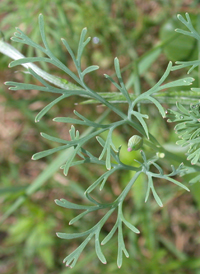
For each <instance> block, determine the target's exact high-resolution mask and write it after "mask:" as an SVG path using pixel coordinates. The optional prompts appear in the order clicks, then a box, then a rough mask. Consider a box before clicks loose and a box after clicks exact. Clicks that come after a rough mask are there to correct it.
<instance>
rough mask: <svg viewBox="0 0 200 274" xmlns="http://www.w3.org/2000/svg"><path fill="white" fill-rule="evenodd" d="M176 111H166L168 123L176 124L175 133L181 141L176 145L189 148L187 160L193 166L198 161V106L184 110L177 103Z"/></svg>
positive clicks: (199, 116) (199, 105)
mask: <svg viewBox="0 0 200 274" xmlns="http://www.w3.org/2000/svg"><path fill="white" fill-rule="evenodd" d="M176 105H177V109H178V111H175V110H172V109H169V110H168V113H169V115H168V117H169V119H168V122H176V123H177V124H176V126H175V128H174V129H175V132H176V133H177V134H178V137H179V138H180V139H181V140H179V141H177V145H181V146H183V147H184V146H186V147H188V146H189V149H188V152H187V155H188V156H187V160H190V161H191V164H192V165H195V164H197V163H198V162H199V160H200V126H199V125H200V104H196V105H192V104H191V106H190V108H189V109H186V108H185V107H184V106H182V105H181V104H180V103H177V104H176Z"/></svg>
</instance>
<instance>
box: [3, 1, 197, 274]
mask: <svg viewBox="0 0 200 274" xmlns="http://www.w3.org/2000/svg"><path fill="white" fill-rule="evenodd" d="M199 9H200V4H198V1H183V0H179V1H168V0H163V1H132V0H124V1H106V0H102V1H95V0H86V1H78V0H75V1H59V0H54V1H47V0H43V1H39V0H38V1H36V0H35V1H19V0H14V1H8V0H5V1H1V2H0V11H1V14H0V28H1V31H2V36H3V37H4V39H5V41H7V42H9V41H10V40H9V38H10V37H11V36H12V34H13V32H14V31H15V29H14V28H15V27H16V26H18V27H19V28H20V29H22V30H23V31H24V32H25V33H29V36H30V37H31V38H32V39H33V40H34V41H36V42H38V43H39V42H40V35H39V32H38V23H37V20H38V15H39V13H42V14H43V15H44V18H45V24H46V34H47V37H48V39H49V41H50V43H49V44H50V45H51V50H52V51H53V52H54V54H55V55H56V56H57V57H58V58H60V59H61V60H62V61H63V62H64V63H66V64H67V65H68V66H69V67H70V68H71V66H72V63H71V60H70V58H69V56H68V54H67V53H66V50H65V49H64V48H63V47H62V46H61V42H60V38H61V37H64V38H67V40H68V42H69V43H70V46H71V47H72V49H76V48H77V43H78V39H79V35H80V32H81V30H82V28H83V27H87V28H88V33H89V35H90V36H91V37H92V43H90V44H89V46H88V47H87V48H86V50H85V52H84V62H85V64H86V65H91V64H95V65H99V66H100V70H98V72H97V73H92V74H91V75H90V76H88V78H87V82H88V83H90V86H91V87H92V88H93V89H94V90H98V91H101V92H103V91H109V90H111V91H115V90H114V89H113V86H111V85H110V83H109V82H108V81H106V80H105V79H104V78H103V74H104V73H106V74H109V75H111V74H113V73H114V68H113V59H114V57H116V56H118V58H119V59H120V64H121V67H123V68H124V73H123V77H124V79H125V82H126V84H127V87H128V88H129V90H130V91H132V90H133V89H134V76H133V70H134V68H135V66H136V63H140V62H142V60H144V62H143V63H144V64H148V66H149V68H148V67H147V66H146V67H145V65H144V64H143V66H142V67H143V71H140V72H139V74H141V78H142V81H141V83H142V90H146V89H147V88H149V87H151V86H152V85H153V84H154V83H155V82H156V81H157V80H158V79H159V78H160V76H161V75H162V74H163V72H164V70H165V68H166V66H167V63H168V61H169V60H172V61H175V60H192V59H193V58H194V57H195V55H197V45H196V43H195V41H193V40H190V39H188V38H186V37H183V38H181V37H178V38H177V37H175V36H174V28H176V27H177V22H176V20H175V19H174V16H175V15H176V14H177V13H184V12H186V11H187V12H189V13H190V15H191V17H192V15H193V18H194V21H195V20H196V21H195V23H196V24H197V27H198V26H199V25H198V24H199V23H198V20H197V18H198V17H197V12H198V10H199ZM175 38H176V39H175ZM186 40H187V41H186ZM12 45H13V46H15V47H16V48H18V49H19V50H20V51H21V52H22V53H23V54H25V55H27V56H33V55H36V54H38V53H37V52H34V51H31V49H30V48H27V47H26V46H23V47H22V46H21V45H19V44H17V43H14V42H12ZM20 47H21V48H20ZM152 49H154V50H152ZM145 58H146V59H145ZM147 60H148V61H147ZM9 62H10V59H9V58H8V57H5V56H3V55H1V56H0V69H1V73H0V103H1V105H0V203H1V215H2V224H1V228H0V241H1V247H0V272H1V273H6V274H14V273H20V274H21V273H30V274H31V273H33V274H34V273H37V274H40V273H41V274H46V273H48V274H53V273H59V274H65V273H102V272H106V273H121V272H122V271H123V272H124V271H125V272H126V273H129V272H134V271H135V273H141V274H143V273H144V274H146V273H154V274H163V273H174V274H175V273H177V274H182V273H187V274H188V273H192V274H199V273H200V260H199V258H200V229H199V208H200V199H199V197H200V186H199V183H197V184H195V185H193V186H192V187H191V193H186V192H185V191H183V190H181V189H178V188H176V187H174V186H173V185H172V184H169V183H166V184H163V185H162V187H159V186H158V192H159V194H160V196H161V197H162V199H163V202H164V208H162V209H160V208H159V207H158V206H157V205H156V204H155V202H154V201H153V200H152V201H149V202H148V203H146V204H144V192H143V188H144V182H143V180H142V179H141V184H137V185H135V186H134V188H133V189H132V192H131V195H130V196H129V200H127V207H126V211H125V213H126V214H127V216H129V217H128V218H129V220H132V221H133V222H134V224H135V225H137V227H139V228H140V230H141V231H142V233H141V235H140V236H138V235H135V234H133V233H131V232H129V231H128V230H127V234H126V243H127V246H128V249H129V251H130V257H131V258H130V259H125V260H124V264H123V267H122V269H118V268H117V265H116V252H117V251H116V248H115V247H116V244H115V241H114V240H113V241H112V242H111V243H110V246H109V245H108V247H106V248H107V250H105V253H106V256H107V258H108V265H102V264H101V263H100V262H99V260H98V259H97V258H96V255H95V253H94V252H93V246H92V244H91V245H89V246H88V247H87V249H86V250H85V251H84V254H83V256H82V258H81V259H82V260H80V261H79V263H78V264H77V266H76V267H75V268H74V269H66V268H65V266H64V265H63V264H62V259H63V258H64V257H65V256H66V255H67V254H68V253H69V252H70V251H72V250H73V249H74V248H75V247H77V245H78V240H73V241H63V240H61V239H59V238H57V237H56V235H55V232H57V231H63V232H64V231H68V232H72V231H73V232H76V231H77V232H78V231H79V225H81V228H82V229H83V230H87V229H88V228H89V227H88V222H87V218H85V221H84V222H81V224H77V225H76V226H73V227H69V226H68V222H69V220H70V219H72V218H73V217H74V216H73V214H74V212H73V211H72V210H68V211H66V210H64V209H62V208H59V207H57V206H56V205H55V204H54V202H53V201H54V199H57V198H66V197H72V199H73V200H77V201H79V202H80V203H81V202H82V200H81V198H80V197H83V192H84V189H85V188H86V187H87V186H88V183H87V182H88V180H91V181H95V178H96V176H97V175H99V174H100V173H101V170H94V169H91V170H90V169H88V168H85V167H84V166H78V167H76V168H73V169H72V170H70V173H69V176H68V177H67V178H65V177H64V176H63V174H62V173H61V172H59V171H57V170H54V169H53V168H52V167H53V164H52V163H54V165H55V163H56V161H57V162H58V161H59V158H55V156H52V157H48V158H47V159H45V160H44V159H42V160H39V161H32V160H31V156H32V155H33V154H34V153H36V152H38V151H41V150H44V149H48V148H52V146H53V145H54V144H52V143H51V142H49V141H48V140H46V141H45V140H44V139H40V137H39V132H40V131H43V132H48V133H49V134H52V135H54V136H59V137H63V138H66V134H68V130H69V128H68V127H67V126H66V127H65V128H63V127H61V125H59V123H56V124H55V123H53V122H51V121H52V118H53V117H55V116H65V115H67V114H68V113H70V112H72V111H73V109H74V108H76V109H77V110H78V111H79V110H81V109H82V107H83V106H82V105H75V104H76V103H78V101H77V99H76V98H72V97H71V98H70V100H67V101H63V102H61V103H60V104H59V105H57V106H56V107H54V108H53V109H52V110H51V112H50V114H48V115H47V116H46V117H44V118H43V120H42V121H41V122H40V123H35V122H34V118H35V115H36V113H37V112H38V111H39V110H40V109H41V108H42V107H43V106H44V105H46V104H47V103H48V102H50V101H51V98H49V95H46V94H43V93H38V92H37V91H35V90H32V91H30V92H27V91H26V92H25V91H23V90H21V91H9V90H8V89H7V88H6V87H5V86H4V85H3V82H5V81H8V80H14V81H23V79H24V78H26V81H27V82H28V81H30V79H29V76H27V75H25V74H24V73H23V69H21V68H20V67H19V68H17V69H19V70H17V71H16V68H14V69H8V67H7V66H8V63H9ZM44 68H45V69H46V70H49V71H51V73H54V74H55V75H57V72H56V71H53V69H52V68H51V67H48V68H47V67H44ZM147 69H148V70H147ZM185 73H186V71H184V70H181V71H179V72H174V73H173V74H172V75H171V76H170V77H171V78H172V79H178V78H179V77H183V76H185ZM193 73H194V75H193V76H195V77H196V76H197V71H194V72H193ZM59 76H61V77H62V76H63V78H64V77H65V76H64V75H59ZM196 78H197V80H196V82H195V85H196V86H199V81H198V77H196ZM165 103H166V108H167V106H168V105H167V103H168V102H165ZM147 108H148V109H149V110H148V112H149V113H150V115H151V117H150V121H149V126H150V128H151V133H152V134H153V135H155V136H158V139H159V141H160V142H161V143H162V144H165V143H167V145H168V147H170V148H171V149H173V150H175V149H176V150H177V153H179V155H182V157H183V158H185V154H184V153H185V151H183V150H181V149H180V148H179V147H178V146H175V145H174V144H175V142H176V141H177V136H176V135H175V133H174V131H173V127H174V125H173V124H167V123H166V121H163V120H162V119H161V117H160V116H159V115H158V113H157V111H155V108H153V107H152V106H151V105H147ZM84 109H86V108H84ZM84 111H85V110H84ZM96 111H98V112H99V113H103V112H104V111H105V109H104V108H103V107H101V106H98V107H97V106H95V105H88V107H87V112H88V115H87V117H89V118H90V119H93V117H94V113H95V112H96ZM112 119H114V117H112ZM161 129H162V130H161ZM131 135H133V133H132V132H128V131H127V132H123V133H122V132H116V133H115V140H116V142H117V143H119V144H122V148H124V149H122V157H123V159H125V160H126V162H127V163H132V161H133V159H132V156H131V154H130V153H127V152H126V148H127V140H128V138H129V137H130V136H131ZM172 146H173V147H172ZM94 149H95V148H94ZM97 149H98V148H97ZM135 157H139V154H137V153H136V154H135ZM129 177H131V174H129V173H126V174H120V175H119V177H115V176H111V178H110V179H109V184H108V185H107V187H105V195H106V199H107V200H108V201H109V200H112V199H113V197H115V196H116V195H118V194H119V193H120V192H121V189H123V187H124V184H126V182H127V178H129ZM189 179H190V178H188V180H189ZM185 180H186V179H185ZM27 189H28V195H27V194H26V195H25V191H26V190H27ZM26 193H27V191H26ZM97 218H98V216H97ZM109 229H110V228H109V224H107V226H106V227H105V233H106V232H107V231H109Z"/></svg>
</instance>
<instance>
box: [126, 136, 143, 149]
mask: <svg viewBox="0 0 200 274" xmlns="http://www.w3.org/2000/svg"><path fill="white" fill-rule="evenodd" d="M142 145H143V139H142V137H140V136H138V135H133V136H132V137H131V138H130V139H129V140H128V151H132V150H138V149H140V148H141V147H142Z"/></svg>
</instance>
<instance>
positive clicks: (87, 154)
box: [6, 15, 194, 267]
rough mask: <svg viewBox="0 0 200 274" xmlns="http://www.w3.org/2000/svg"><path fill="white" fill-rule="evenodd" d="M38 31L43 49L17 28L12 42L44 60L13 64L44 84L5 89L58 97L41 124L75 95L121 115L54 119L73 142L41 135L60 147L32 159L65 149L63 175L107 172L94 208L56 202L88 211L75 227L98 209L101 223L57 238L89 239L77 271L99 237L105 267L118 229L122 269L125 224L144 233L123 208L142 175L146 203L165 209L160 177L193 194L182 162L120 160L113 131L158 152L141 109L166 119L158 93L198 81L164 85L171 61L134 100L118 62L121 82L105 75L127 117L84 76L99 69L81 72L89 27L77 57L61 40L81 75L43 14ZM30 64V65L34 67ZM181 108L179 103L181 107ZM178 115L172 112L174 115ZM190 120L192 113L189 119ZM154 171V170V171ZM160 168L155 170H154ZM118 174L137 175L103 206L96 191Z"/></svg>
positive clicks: (67, 260) (100, 180) (75, 257)
mask: <svg viewBox="0 0 200 274" xmlns="http://www.w3.org/2000/svg"><path fill="white" fill-rule="evenodd" d="M39 28H40V34H41V37H42V41H43V45H44V46H41V45H38V44H37V43H35V42H34V41H32V40H31V39H30V38H29V37H28V36H27V35H25V34H24V33H23V32H22V31H21V30H20V29H17V32H16V33H15V36H14V37H13V38H12V40H13V41H15V42H19V43H23V44H26V45H28V46H31V47H33V48H34V49H37V50H40V51H41V52H42V53H43V54H44V56H45V57H25V58H20V59H17V60H15V61H13V62H11V63H10V67H13V66H17V65H23V66H26V67H27V68H28V72H29V73H30V74H31V75H32V76H33V77H35V78H36V79H37V81H39V82H40V83H41V85H32V84H24V83H16V82H7V83H6V85H9V86H10V89H12V90H19V89H24V90H31V89H36V90H40V91H44V92H49V93H55V94H58V95H59V97H57V98H56V99H55V100H53V101H52V102H51V103H50V104H48V105H47V106H45V107H44V108H43V109H42V110H41V111H40V112H39V113H38V115H37V116H36V122H39V121H40V120H41V118H42V117H43V116H44V115H45V114H46V113H47V112H48V111H49V110H50V109H51V108H52V107H53V106H54V105H55V104H57V103H58V102H59V101H61V100H63V99H66V98H68V97H70V96H80V97H81V98H84V99H85V98H86V99H90V100H95V101H97V102H98V103H100V104H102V105H104V106H105V107H107V109H109V111H110V112H113V113H114V114H115V115H116V116H117V117H118V121H117V122H111V123H108V124H106V123H104V122H102V121H101V122H100V121H95V122H94V121H91V120H89V119H88V118H86V117H85V116H84V115H82V114H80V113H79V112H77V111H74V114H75V116H76V118H71V117H56V118H54V121H55V122H62V123H64V124H65V123H68V124H71V129H70V131H69V133H70V138H71V140H65V139H60V138H57V137H54V136H50V135H48V134H46V133H41V135H42V137H44V138H46V139H48V140H50V141H53V142H56V143H58V144H59V146H58V147H55V148H53V149H49V150H46V151H42V152H38V153H36V154H35V155H33V159H34V160H37V159H41V158H43V157H46V156H49V155H51V154H53V153H56V152H59V151H61V150H67V149H72V152H71V157H70V158H69V157H67V159H66V161H65V163H64V164H63V165H62V166H61V169H63V171H64V174H65V175H67V174H68V171H69V168H70V167H72V166H76V165H80V164H81V165H82V164H95V165H100V166H105V167H106V169H107V170H106V172H105V173H103V174H102V175H101V176H100V177H99V178H98V179H97V180H96V181H95V182H93V183H92V184H91V185H90V186H89V187H88V188H87V189H86V191H85V197H86V198H87V200H88V203H90V204H91V203H92V205H78V204H74V203H71V202H69V201H67V200H66V199H61V200H56V204H57V205H59V206H62V207H65V208H68V209H76V210H82V211H83V212H82V213H80V214H79V215H77V216H76V217H75V218H73V219H72V220H71V221H70V224H73V223H75V222H77V221H79V220H80V219H81V218H82V217H84V216H85V215H87V214H90V213H92V212H95V211H99V210H102V209H103V210H106V213H105V215H104V216H103V217H102V219H101V220H100V221H99V222H98V223H97V224H95V225H94V226H93V227H92V228H90V229H89V230H87V231H85V232H81V233H73V234H68V233H58V234H57V235H58V237H60V238H63V239H73V238H78V237H84V236H86V238H85V240H84V241H83V242H82V243H81V245H80V246H79V247H78V248H77V249H75V250H74V251H73V252H72V253H71V254H70V255H68V256H67V257H66V258H65V260H64V262H65V263H66V265H70V266H71V267H73V266H74V265H75V264H76V262H77V260H78V258H79V256H80V254H81V252H82V251H83V249H84V248H85V247H86V245H87V244H88V243H89V242H90V240H91V239H92V238H93V237H94V238H95V251H96V254H97V256H98V258H99V259H100V261H101V262H102V263H106V259H105V256H104V254H103V252H102V250H101V245H100V242H101V244H106V243H107V242H108V241H109V240H110V239H111V238H112V236H113V235H114V233H115V232H116V231H118V257H117V264H118V266H119V267H121V265H122V258H123V256H122V255H123V253H124V254H125V256H126V257H128V256H129V255H128V251H127V250H126V248H125V242H124V237H123V224H124V225H125V226H127V227H128V228H129V229H130V230H132V231H133V232H135V233H139V230H138V229H137V228H136V227H135V226H134V225H133V224H131V223H130V222H128V221H127V220H126V219H125V218H124V215H123V204H124V202H125V199H126V197H127V195H128V193H129V191H130V189H131V188H132V186H133V184H135V183H136V181H137V179H138V177H139V176H140V175H141V174H145V175H146V178H147V191H146V196H145V202H146V201H147V200H148V197H149V195H150V193H151V192H152V195H153V196H154V199H155V201H156V202H157V204H158V205H159V206H161V207H162V206H163V204H162V201H161V198H160V197H159V195H158V194H157V191H156V190H155V180H156V182H157V181H159V183H160V179H164V180H166V181H169V182H172V183H174V184H175V185H178V186H180V187H182V188H183V189H185V190H188V188H187V187H186V186H184V185H183V184H181V183H180V182H179V181H177V180H175V179H174V178H172V177H174V176H176V175H179V174H180V173H181V172H182V171H183V170H184V168H183V165H182V164H180V165H179V166H178V167H177V168H175V167H174V166H172V172H170V173H169V174H165V173H164V170H163V169H162V167H161V166H160V165H159V164H158V163H157V161H158V160H159V157H158V156H153V157H150V158H149V159H148V157H147V156H146V154H145V150H142V151H141V157H142V162H140V161H137V162H138V164H139V167H138V166H134V165H126V164H125V163H123V162H122V161H121V159H120V147H118V148H117V147H116V145H115V143H114V141H113V131H114V130H116V129H117V128H119V127H120V128H123V127H125V126H128V127H129V128H130V129H131V130H135V131H137V132H138V134H139V135H141V136H142V137H143V138H144V139H147V142H146V143H145V144H146V145H149V146H150V147H151V148H153V149H154V152H157V151H158V148H159V151H162V149H163V148H162V146H161V145H160V144H158V142H157V140H156V138H155V137H154V136H152V134H151V133H150V130H149V128H148V125H147V123H146V121H145V119H148V115H147V114H146V113H141V110H140V105H141V104H143V103H144V102H150V103H152V104H154V105H155V107H156V108H157V109H158V111H159V112H160V114H161V115H162V117H165V109H164V107H163V106H162V105H161V103H160V102H159V100H158V99H157V98H156V97H155V96H154V95H155V94H157V93H158V92H161V91H163V90H166V89H168V88H172V87H181V86H188V85H191V83H192V82H193V80H194V79H193V78H191V77H187V78H184V79H179V80H175V81H172V82H168V83H164V82H165V81H166V79H167V77H168V75H169V73H170V72H171V70H172V69H173V67H172V63H171V62H170V63H169V64H168V66H167V69H166V71H165V72H164V74H163V76H162V77H161V79H160V80H159V81H158V83H156V84H155V85H154V86H153V87H151V88H150V89H149V90H147V91H145V92H143V93H141V92H139V90H136V91H135V97H134V99H132V97H131V96H130V94H129V92H128V90H127V88H126V85H125V83H124V81H123V78H122V73H121V69H120V64H119V60H118V58H115V59H114V67H115V73H116V78H117V80H116V81H115V80H114V77H111V76H109V75H107V74H106V75H105V77H106V78H107V79H108V80H109V81H110V82H111V83H112V84H113V85H114V86H115V87H116V88H117V90H118V93H119V94H120V96H122V97H123V98H124V100H125V101H126V104H127V106H128V108H127V113H124V112H123V111H122V110H121V109H120V106H116V105H115V104H114V103H112V102H110V101H108V100H106V98H105V96H101V94H100V93H98V92H96V91H94V90H92V89H91V88H90V87H88V85H87V84H86V83H85V76H86V74H88V73H91V72H93V71H95V70H97V69H98V66H96V65H92V66H89V67H87V68H84V69H82V63H81V60H82V59H81V58H82V54H83V50H84V48H85V47H86V45H87V44H88V43H89V41H90V38H89V37H88V38H86V33H87V30H86V28H85V29H83V31H82V33H81V35H80V40H79V44H78V49H77V54H74V52H73V51H72V49H71V47H70V46H69V44H68V42H67V41H66V40H65V39H61V40H62V43H63V45H64V46H65V48H66V50H67V51H68V53H69V54H70V56H71V59H72V60H73V63H74V66H75V69H76V73H75V72H74V71H71V70H70V69H69V68H68V67H67V66H66V65H65V64H64V63H63V62H61V61H60V60H59V59H58V58H57V57H56V56H55V55H54V54H53V53H52V52H51V50H50V48H49V46H48V43H47V39H46V36H45V29H44V20H43V16H42V15H40V16H39ZM34 62H44V63H47V64H48V63H49V64H51V65H53V66H55V67H56V68H58V69H59V70H60V71H62V72H64V73H66V74H67V75H68V76H69V77H71V79H72V81H73V82H75V84H72V83H70V82H67V81H63V79H61V78H59V77H55V76H51V75H49V74H46V73H44V72H43V71H42V70H41V69H40V68H38V67H37V66H36V65H35V64H32V63H34ZM30 63H31V64H30ZM180 106H181V105H179V107H180ZM171 113H172V114H174V113H173V112H171ZM190 116H191V115H190ZM74 125H82V126H85V127H86V128H87V129H89V128H90V129H91V130H90V132H89V133H87V134H85V135H81V134H80V133H79V131H78V130H76V129H75V126H74ZM102 133H106V134H107V138H105V139H103V138H102ZM94 138H96V140H97V142H98V143H99V144H100V146H101V149H102V150H101V153H100V155H99V157H96V156H95V155H93V151H91V150H92V148H90V149H86V146H85V145H86V143H89V142H90V141H91V140H92V139H94ZM152 170H153V171H152ZM155 170H156V171H155ZM118 171H120V172H121V171H125V172H126V171H133V172H134V176H133V177H132V178H131V180H130V181H129V182H128V183H127V185H126V186H125V188H124V189H123V191H122V192H121V194H120V195H119V196H118V197H117V198H116V200H115V201H113V202H111V203H109V204H106V203H99V202H98V201H96V200H95V199H94V198H93V197H92V191H94V190H95V189H96V188H97V187H98V188H99V189H100V190H102V189H103V187H104V185H105V183H106V182H107V180H108V178H109V176H110V175H112V174H113V173H114V172H118ZM114 211H117V218H116V222H115V224H114V225H113V228H112V229H111V231H110V232H109V233H108V234H107V236H106V237H105V238H104V239H103V240H102V241H100V232H101V229H102V227H103V226H104V224H105V222H106V221H107V220H108V218H109V217H110V216H111V215H112V214H113V213H114Z"/></svg>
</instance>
